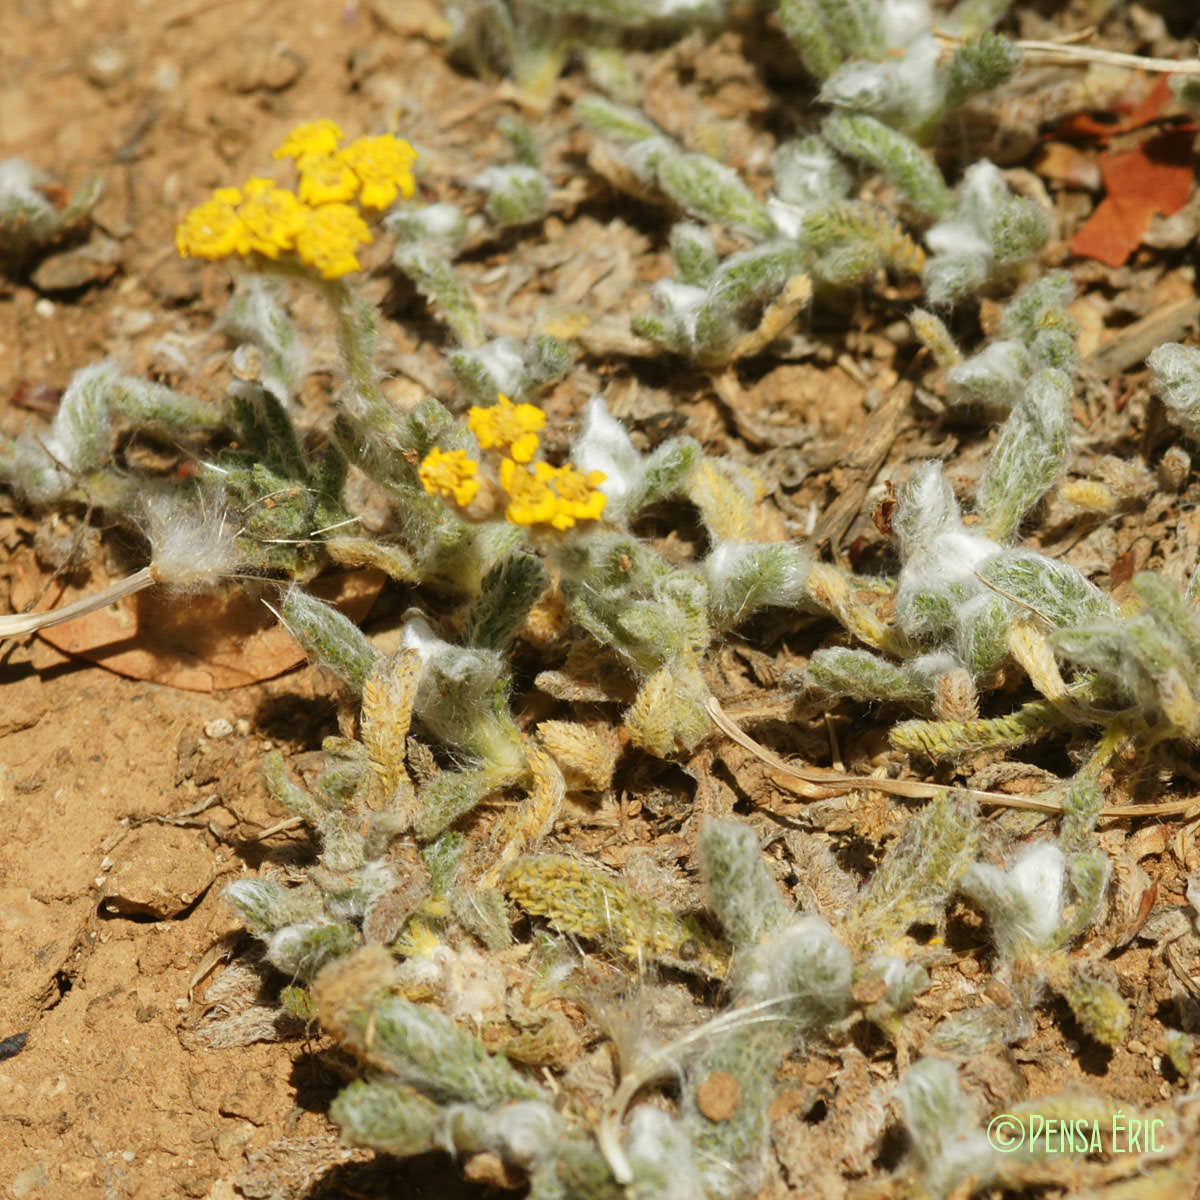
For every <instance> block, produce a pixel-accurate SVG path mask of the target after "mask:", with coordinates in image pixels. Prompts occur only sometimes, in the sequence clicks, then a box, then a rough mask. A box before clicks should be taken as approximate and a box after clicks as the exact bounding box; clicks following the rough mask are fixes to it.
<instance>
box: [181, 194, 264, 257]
mask: <svg viewBox="0 0 1200 1200" xmlns="http://www.w3.org/2000/svg"><path fill="white" fill-rule="evenodd" d="M241 200H242V193H241V192H239V191H238V189H237V188H218V189H217V190H216V191H215V192H213V194H212V198H211V199H209V200H206V201H205V202H204V203H203V204H200V205H197V207H195V208H193V209H192V211H191V212H190V213H188V215H187V216H186V217H184V219H183V221H182V223H181V224H180V225H179V226H178V227H177V228H176V230H175V246H176V248H177V249H178V251H179V253H180V254H181V255H182V256H183V257H184V258H225V257H227V256H228V255H230V254H245V253H246V252H247V250H248V249H249V245H250V240H249V239H250V235H249V233H248V231H247V229H246V227H245V225H243V224H242V220H241V218H240V217H239V216H238V213H237V205H238V204H240V203H241Z"/></svg>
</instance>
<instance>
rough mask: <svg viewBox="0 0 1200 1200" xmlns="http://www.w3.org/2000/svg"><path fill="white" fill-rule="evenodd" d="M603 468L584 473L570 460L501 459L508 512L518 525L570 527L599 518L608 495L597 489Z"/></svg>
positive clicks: (501, 473)
mask: <svg viewBox="0 0 1200 1200" xmlns="http://www.w3.org/2000/svg"><path fill="white" fill-rule="evenodd" d="M604 479H605V475H604V472H603V471H589V472H588V473H587V474H586V475H584V474H582V473H581V472H580V471H579V470H578V468H576V467H573V466H572V465H571V464H570V463H567V465H566V466H564V467H552V466H551V465H550V464H549V463H544V462H538V463H534V464H533V465H532V467H529V466H523V465H522V464H520V463H516V462H513V460H512V459H511V458H504V459H501V460H500V486H501V487H502V488H504V490H505V491H506V492H507V493H508V508H507V509H505V512H504V515H505V516H506V517H507V518H508V519H509V520H510V521H511V522H512V523H513V524H514V525H553V526H554V528H555V529H570V528H571V527H572V526H573V525H574V524H575V522H576V521H598V520H599V519H600V514H601V513H602V512H604V505H605V504H606V503H607V501H608V497H607V496H606V495H605V494H604V493H603V492H601V491H598V490H597V485H598V484H601V483H603V482H604Z"/></svg>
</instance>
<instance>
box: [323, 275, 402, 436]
mask: <svg viewBox="0 0 1200 1200" xmlns="http://www.w3.org/2000/svg"><path fill="white" fill-rule="evenodd" d="M320 288H321V292H322V294H323V295H324V297H325V299H326V300H327V301H328V302H329V306H330V308H332V309H333V312H334V316H335V317H336V319H337V340H338V349H340V350H341V352H342V362H343V363H344V364H345V367H346V374H347V376H348V377H349V380H350V390H351V393H352V395H353V397H354V399H353V402H352V412H351V415H352V416H354V417H355V419H356V420H360V421H362V422H363V424H365V425H366V426H368V427H369V428H370V429H371V431H372V432H374V433H386V432H389V431H390V430H391V428H392V426H393V425H394V424H395V414H394V413H393V412H392V407H391V405H390V404H389V403H388V402H387V400H386V399H385V398H384V395H383V393H382V392H381V391H380V390H379V373H378V371H376V369H375V344H376V341H377V340H378V326H377V325H376V321H375V310H374V308H373V307H372V306H371V305H370V304H368V303H367V302H366V301H365V300H363V298H362V297H361V296H360V295H358V293H357V292H355V290H354V288H353V287H351V285H350V284H349V283H347V282H346V280H344V279H322V280H320Z"/></svg>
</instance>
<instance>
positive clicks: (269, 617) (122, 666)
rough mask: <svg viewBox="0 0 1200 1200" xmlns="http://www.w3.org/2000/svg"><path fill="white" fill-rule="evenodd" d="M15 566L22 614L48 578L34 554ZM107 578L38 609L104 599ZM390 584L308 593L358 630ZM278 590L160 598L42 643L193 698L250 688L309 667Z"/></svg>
mask: <svg viewBox="0 0 1200 1200" xmlns="http://www.w3.org/2000/svg"><path fill="white" fill-rule="evenodd" d="M14 566H15V567H16V575H15V578H14V579H13V585H12V604H13V608H14V610H15V611H20V610H22V609H23V608H24V607H25V606H26V605H28V604H31V603H32V602H33V601H34V600H35V599H36V598H37V597H38V596H39V595H41V594H42V591H43V588H44V586H45V577H44V576H43V574H42V572H41V571H40V569H39V568H38V566H37V564H36V562H35V561H34V559H33V557H32V555H31V556H29V557H28V558H26V559H24V560H21V561H19V562H18V563H16V564H14ZM102 575H103V572H101V571H100V570H98V569H95V568H94V569H93V572H92V575H91V578H90V579H89V580H88V582H87V583H86V584H85V585H84V586H82V587H78V586H71V587H66V588H64V589H63V590H62V591H61V592H55V591H53V590H52V591H51V593H50V596H49V597H48V599H47V602H43V603H42V604H41V605H39V607H40V608H54V607H59V606H61V605H63V604H69V603H70V602H71V601H73V600H77V599H80V598H81V597H83V596H86V595H91V594H93V593H94V592H96V591H99V590H100V588H102V587H103V586H104V585H105V584H106V583H107V582H108V580H107V578H102V577H101V576H102ZM384 580H385V576H384V575H383V573H382V572H380V571H371V570H364V571H344V572H341V573H339V574H337V575H329V576H326V577H325V578H323V579H318V580H316V581H315V582H314V583H312V584H310V585H309V588H308V590H309V591H310V592H312V594H313V595H314V596H318V597H320V599H322V600H327V601H329V602H330V603H332V604H335V605H336V606H337V607H338V609H339V610H340V611H341V612H342V613H344V614H345V615H346V616H347V617H349V618H350V619H351V620H352V621H355V622H358V621H361V620H362V619H363V618H364V617H365V616H366V615H367V613H369V612H370V611H371V606H372V605H373V604H374V603H375V598H376V597H377V596H378V595H379V592H380V590H381V589H382V587H383V584H384ZM274 590H275V589H274V586H273V585H270V584H259V585H256V584H254V583H250V584H248V585H244V586H238V585H229V586H228V587H226V588H225V589H224V590H222V591H220V592H213V593H203V594H201V595H196V596H182V597H181V596H179V595H171V594H170V593H169V592H164V591H159V590H157V589H153V590H149V591H144V592H139V593H137V594H136V595H134V596H129V597H127V598H126V599H124V600H122V601H120V602H119V603H117V604H110V605H109V606H108V608H104V609H101V610H100V611H99V612H94V613H90V614H89V615H87V616H86V617H80V618H79V620H77V621H68V622H67V623H66V624H64V625H55V626H52V627H51V628H49V629H43V630H41V631H40V632H39V633H38V637H40V638H42V639H43V640H44V641H46V642H48V643H49V644H50V645H51V646H53V647H55V649H57V650H61V651H62V652H63V653H64V654H74V655H78V656H80V657H81V658H86V659H89V660H90V661H91V662H94V663H95V664H96V665H97V666H101V667H104V668H105V670H108V671H113V672H115V673H116V674H118V675H126V676H128V677H129V678H131V679H147V680H150V681H151V682H153V683H165V684H167V685H169V686H170V687H176V688H183V689H184V690H186V691H189V692H216V691H223V690H225V689H227V688H236V687H246V686H247V685H248V684H251V683H259V682H261V681H262V680H264V679H273V678H274V677H275V676H276V675H282V674H283V672H284V671H290V670H291V669H292V667H295V666H297V665H298V664H299V663H301V662H303V661H304V651H303V650H301V649H300V647H299V646H298V645H297V644H296V642H295V640H294V639H293V638H292V636H291V634H289V633H288V632H287V630H286V629H284V628H283V626H282V625H280V624H279V623H278V622H277V620H276V618H275V615H274V614H273V613H272V612H271V611H270V609H268V608H267V607H266V605H265V604H263V602H262V600H263V597H264V596H265V597H267V598H270V597H271V595H272V594H273V593H274Z"/></svg>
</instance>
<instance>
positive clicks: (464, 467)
mask: <svg viewBox="0 0 1200 1200" xmlns="http://www.w3.org/2000/svg"><path fill="white" fill-rule="evenodd" d="M478 469H479V464H478V463H476V462H475V461H474V460H473V459H470V458H468V457H467V452H466V451H465V450H449V451H444V450H442V449H441V448H440V447H438V446H434V448H433V449H432V450H430V452H429V453H428V454H427V455H426V456H425V458H424V460H423V461H422V463H421V466H420V468H419V470H418V472H417V474H418V475H419V476H420V479H421V486H422V487H423V488H424V489H425V490H426V491H427V492H428V493H429V494H430V495H431V496H439V495H440V496H442V497H443V498H444V499H446V500H451V499H452V500H453V501H454V502H455V504H457V505H459V507H461V508H465V507H466V506H467V505H468V504H470V503H471V501H472V500H474V499H475V494H476V492H478V491H479V480H478V479H476V478H475V473H476V471H478Z"/></svg>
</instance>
